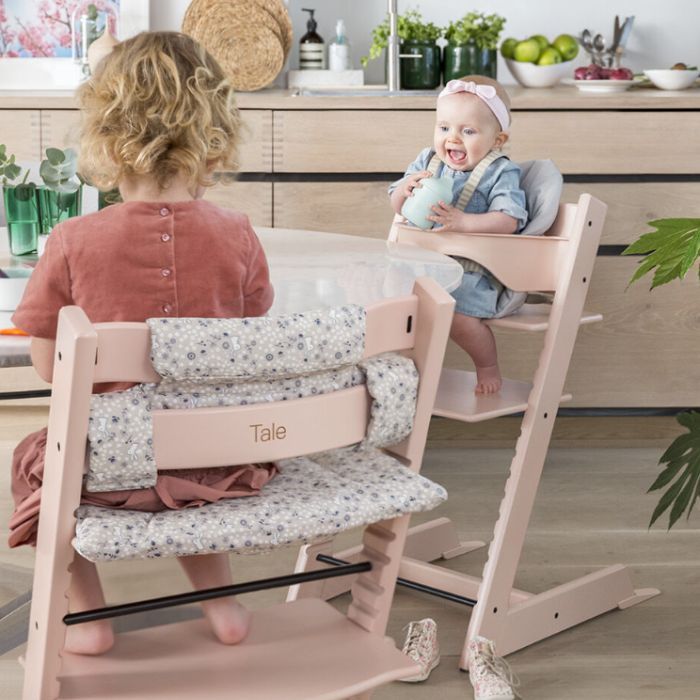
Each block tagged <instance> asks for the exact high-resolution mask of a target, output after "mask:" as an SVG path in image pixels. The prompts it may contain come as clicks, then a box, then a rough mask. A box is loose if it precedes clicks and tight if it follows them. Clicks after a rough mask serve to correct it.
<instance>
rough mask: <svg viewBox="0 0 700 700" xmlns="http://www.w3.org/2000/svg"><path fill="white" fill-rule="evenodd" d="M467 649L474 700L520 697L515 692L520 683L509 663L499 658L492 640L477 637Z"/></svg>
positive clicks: (512, 699) (499, 699) (503, 699)
mask: <svg viewBox="0 0 700 700" xmlns="http://www.w3.org/2000/svg"><path fill="white" fill-rule="evenodd" d="M467 648H468V658H469V680H470V682H471V684H472V687H473V688H474V700H515V698H519V697H520V695H518V693H517V692H515V690H514V689H515V688H517V687H518V686H519V685H520V681H519V680H518V679H517V677H516V676H515V674H514V673H513V671H511V668H510V666H509V665H508V662H507V661H506V660H505V659H503V658H501V657H500V656H497V654H496V650H495V649H494V646H493V642H492V641H491V640H489V639H486V638H485V637H475V638H474V639H472V640H471V641H470V642H469V646H468V647H467Z"/></svg>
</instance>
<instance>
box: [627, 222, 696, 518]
mask: <svg viewBox="0 0 700 700" xmlns="http://www.w3.org/2000/svg"><path fill="white" fill-rule="evenodd" d="M648 223H649V226H652V227H653V228H655V229H656V231H652V232H651V233H645V234H643V235H642V236H640V238H639V239H638V240H637V241H635V242H634V243H632V245H630V246H628V247H627V248H625V250H624V251H623V252H622V254H623V255H640V254H641V255H644V259H643V260H642V261H641V262H640V263H639V267H638V268H637V271H636V272H635V273H634V275H633V276H632V279H631V280H630V284H632V283H633V282H635V281H636V280H638V279H639V278H640V277H643V276H644V275H646V274H647V273H649V272H652V271H653V275H654V276H653V278H652V282H651V289H654V287H659V286H660V285H662V284H667V283H668V282H670V281H671V280H674V279H683V278H684V277H685V275H686V274H687V273H688V271H689V270H690V269H691V268H692V267H694V266H695V264H696V262H697V261H698V258H700V219H656V220H655V221H649V222H648ZM698 272H699V273H700V269H698ZM676 420H677V421H678V422H679V423H680V424H681V425H682V426H683V427H684V428H687V431H688V432H687V433H685V434H683V435H679V436H678V437H677V438H676V439H675V440H674V441H673V442H672V443H671V444H670V445H669V447H668V449H667V450H666V451H665V452H664V453H663V455H662V456H661V459H660V460H659V464H660V465H662V464H665V465H666V466H665V467H664V469H663V470H662V471H661V473H660V474H659V476H658V477H657V479H656V481H654V483H653V484H652V485H651V486H650V487H649V491H656V490H658V489H662V488H663V487H664V486H668V489H667V490H666V491H665V493H664V494H663V495H662V496H661V499H660V500H659V503H658V504H657V506H656V508H655V509H654V512H653V513H652V516H651V521H650V523H649V527H651V526H652V525H653V524H654V522H655V521H656V520H657V518H659V516H661V515H662V514H663V513H664V512H665V511H666V510H667V509H668V508H670V509H671V511H670V513H669V520H668V528H669V530H670V529H671V528H672V527H673V525H674V524H675V522H676V521H677V520H678V519H679V518H680V517H681V515H682V514H683V513H684V512H685V511H687V513H686V517H690V513H691V511H692V510H693V506H694V505H695V501H696V500H697V499H698V497H699V496H700V413H698V412H697V411H687V412H684V413H680V414H678V416H677V417H676ZM674 479H675V481H674ZM671 482H673V483H671ZM669 484H670V486H669Z"/></svg>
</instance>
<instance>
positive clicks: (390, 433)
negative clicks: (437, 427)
mask: <svg viewBox="0 0 700 700" xmlns="http://www.w3.org/2000/svg"><path fill="white" fill-rule="evenodd" d="M360 367H361V368H362V369H363V370H364V372H365V375H366V379H367V391H368V392H369V395H370V396H371V397H372V406H371V409H370V422H369V425H368V426H367V436H366V437H365V440H364V443H363V444H366V445H370V446H372V447H386V446H389V445H395V444H396V443H398V442H401V440H403V439H404V438H405V437H406V436H407V435H408V434H409V433H410V432H411V429H412V428H413V418H414V417H415V414H416V399H417V398H418V370H417V369H416V365H415V364H414V363H413V360H410V359H408V358H407V357H402V356H401V355H397V354H395V353H386V354H384V355H378V356H376V357H371V358H370V359H369V360H365V361H363V362H360Z"/></svg>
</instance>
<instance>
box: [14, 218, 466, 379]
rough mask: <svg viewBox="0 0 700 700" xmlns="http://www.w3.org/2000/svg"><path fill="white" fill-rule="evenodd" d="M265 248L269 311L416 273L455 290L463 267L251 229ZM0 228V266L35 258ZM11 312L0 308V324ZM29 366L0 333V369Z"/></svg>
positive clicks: (311, 235) (341, 296)
mask: <svg viewBox="0 0 700 700" xmlns="http://www.w3.org/2000/svg"><path fill="white" fill-rule="evenodd" d="M255 230H256V232H257V234H258V236H259V238H260V241H261V243H262V245H263V248H264V249H265V255H266V256H267V260H268V264H269V266H270V277H271V280H272V284H273V286H274V288H275V301H274V303H273V305H272V308H271V309H270V313H271V314H285V313H292V312H295V311H308V310H310V309H317V308H320V307H328V306H336V305H338V304H360V305H362V306H366V305H367V304H370V303H371V302H373V301H378V300H380V299H386V298H390V297H396V296H402V295H404V294H409V293H410V292H411V289H412V288H413V283H414V281H415V280H416V279H417V278H418V277H423V276H427V277H432V278H433V279H434V280H435V281H436V282H437V283H438V284H439V285H440V286H441V287H443V288H444V289H445V290H447V291H448V292H449V291H452V290H453V289H455V288H456V287H457V286H458V285H459V282H460V280H461V278H462V267H461V265H460V264H459V263H457V262H456V261H455V260H453V259H452V258H448V257H447V256H444V255H441V254H439V253H435V252H432V251H429V250H423V249H421V248H417V247H415V246H409V245H402V244H398V243H388V242H387V241H386V240H383V239H378V238H366V237H362V236H347V235H343V234H339V233H320V232H317V231H301V230H296V229H282V228H264V227H257V226H256V227H255ZM7 246H8V243H7V232H6V230H4V229H2V230H0V267H8V266H18V265H19V266H25V265H33V264H35V262H36V257H33V256H22V257H21V258H20V257H11V256H10V254H9V250H8V247H7ZM11 315H12V312H11V311H7V310H0V328H7V327H9V326H10V325H11V324H10V320H9V318H10V316H11ZM29 364H31V362H30V359H29V339H28V338H27V337H17V336H6V335H0V367H11V366H14V367H17V366H26V365H29Z"/></svg>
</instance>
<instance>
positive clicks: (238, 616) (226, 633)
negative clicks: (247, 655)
mask: <svg viewBox="0 0 700 700" xmlns="http://www.w3.org/2000/svg"><path fill="white" fill-rule="evenodd" d="M202 608H203V610H204V614H205V615H206V616H207V620H208V621H209V624H210V625H211V628H212V630H213V632H214V634H215V635H216V638H217V639H218V640H219V641H220V642H221V643H222V644H238V643H239V642H242V641H243V640H244V639H245V636H246V635H247V634H248V630H249V629H250V611H249V610H248V609H247V608H245V607H244V606H243V605H241V604H240V603H238V602H236V601H235V600H232V599H231V598H218V599H216V600H209V601H207V602H206V603H202Z"/></svg>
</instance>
